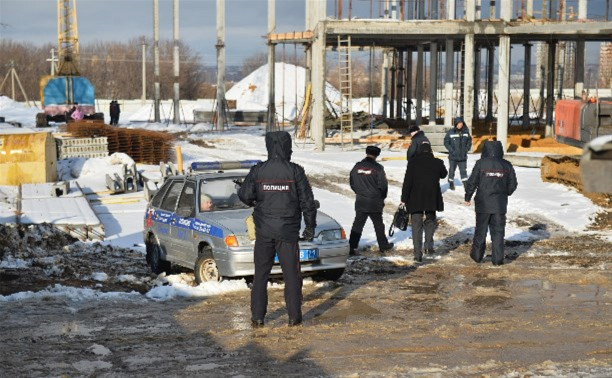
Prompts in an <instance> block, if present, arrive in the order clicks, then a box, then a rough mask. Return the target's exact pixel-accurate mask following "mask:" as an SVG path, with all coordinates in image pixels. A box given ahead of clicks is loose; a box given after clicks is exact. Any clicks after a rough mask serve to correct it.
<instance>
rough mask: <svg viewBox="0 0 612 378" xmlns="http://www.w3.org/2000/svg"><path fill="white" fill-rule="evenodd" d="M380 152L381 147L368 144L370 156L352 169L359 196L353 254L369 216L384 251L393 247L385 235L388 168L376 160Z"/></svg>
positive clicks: (354, 226)
mask: <svg viewBox="0 0 612 378" xmlns="http://www.w3.org/2000/svg"><path fill="white" fill-rule="evenodd" d="M378 155H380V148H378V147H376V146H368V147H367V148H366V158H365V159H363V160H362V161H360V162H359V163H357V164H355V167H353V170H352V171H351V176H350V184H351V189H353V191H354V192H355V194H356V197H355V213H356V214H355V220H354V221H353V228H352V229H351V236H350V238H349V245H350V248H351V250H350V254H351V255H355V254H356V250H357V247H358V246H359V240H360V239H361V233H362V232H363V226H364V225H365V222H366V220H367V219H368V218H370V219H371V220H372V223H373V224H374V231H375V232H376V240H377V241H378V248H379V249H380V252H382V253H384V252H387V251H390V250H391V249H392V248H393V243H389V241H388V240H387V236H386V235H385V225H384V224H383V220H382V212H383V207H384V206H385V198H387V190H388V183H387V176H386V175H385V168H384V167H383V166H382V165H380V164H378V163H377V162H376V158H377V157H378Z"/></svg>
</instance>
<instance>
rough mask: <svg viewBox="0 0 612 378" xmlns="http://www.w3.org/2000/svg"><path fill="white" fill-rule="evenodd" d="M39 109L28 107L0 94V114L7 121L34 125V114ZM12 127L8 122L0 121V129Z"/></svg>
mask: <svg viewBox="0 0 612 378" xmlns="http://www.w3.org/2000/svg"><path fill="white" fill-rule="evenodd" d="M39 112H40V110H39V109H38V108H36V107H33V108H31V107H29V106H27V105H25V104H22V103H19V102H15V101H13V100H12V99H11V98H9V97H7V96H0V116H1V117H4V118H5V120H6V121H7V122H19V123H20V124H21V125H22V126H35V125H36V114H37V113H39ZM2 128H13V126H12V125H9V124H8V123H0V129H2Z"/></svg>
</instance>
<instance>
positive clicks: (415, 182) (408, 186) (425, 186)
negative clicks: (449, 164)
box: [402, 145, 448, 213]
mask: <svg viewBox="0 0 612 378" xmlns="http://www.w3.org/2000/svg"><path fill="white" fill-rule="evenodd" d="M447 174H448V171H447V170H446V167H445V166H444V162H443V161H442V160H440V159H437V158H435V157H434V156H433V153H432V152H431V147H430V146H429V145H425V146H424V147H421V148H420V149H419V152H418V153H417V155H416V156H415V157H414V158H412V159H410V161H408V167H407V168H406V175H405V176H404V185H403V187H402V202H404V203H405V204H406V208H407V210H408V212H409V213H417V212H423V211H444V201H443V200H442V191H441V190H440V179H443V178H445V177H446V175H447Z"/></svg>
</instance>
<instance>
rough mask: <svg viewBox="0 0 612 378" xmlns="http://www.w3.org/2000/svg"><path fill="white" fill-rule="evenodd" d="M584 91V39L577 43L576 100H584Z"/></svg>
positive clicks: (575, 66) (575, 69) (575, 68)
mask: <svg viewBox="0 0 612 378" xmlns="http://www.w3.org/2000/svg"><path fill="white" fill-rule="evenodd" d="M583 90H584V39H579V40H578V41H576V64H575V65H574V98H582V91H583Z"/></svg>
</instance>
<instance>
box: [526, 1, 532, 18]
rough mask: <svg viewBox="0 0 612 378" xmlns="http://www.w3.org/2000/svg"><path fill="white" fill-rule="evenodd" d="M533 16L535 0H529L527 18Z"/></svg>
mask: <svg viewBox="0 0 612 378" xmlns="http://www.w3.org/2000/svg"><path fill="white" fill-rule="evenodd" d="M532 17H533V0H527V18H532Z"/></svg>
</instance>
